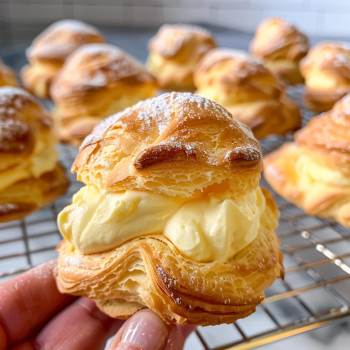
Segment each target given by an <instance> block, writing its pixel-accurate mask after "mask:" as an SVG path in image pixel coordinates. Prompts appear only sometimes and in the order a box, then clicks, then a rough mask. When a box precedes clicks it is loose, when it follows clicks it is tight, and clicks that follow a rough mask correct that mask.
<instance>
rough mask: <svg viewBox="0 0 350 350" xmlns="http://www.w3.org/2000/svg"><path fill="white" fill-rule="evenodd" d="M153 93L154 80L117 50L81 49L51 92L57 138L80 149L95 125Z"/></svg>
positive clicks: (96, 46)
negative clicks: (78, 146) (53, 102)
mask: <svg viewBox="0 0 350 350" xmlns="http://www.w3.org/2000/svg"><path fill="white" fill-rule="evenodd" d="M157 90H158V82H157V80H156V78H155V77H154V76H153V75H152V74H150V73H148V72H147V71H146V70H145V68H144V67H143V66H142V65H141V63H139V62H138V61H136V60H135V59H134V58H132V57H130V56H129V55H127V54H125V53H124V52H123V51H122V50H120V49H119V48H118V47H116V46H113V45H109V44H90V45H84V46H82V47H80V48H79V49H77V50H76V51H75V52H74V53H73V54H72V55H71V56H70V57H69V59H68V60H67V61H66V63H65V64H64V66H63V68H62V70H61V72H60V74H59V75H58V77H57V79H56V80H55V82H54V84H53V85H52V88H51V95H52V98H53V100H54V101H55V103H56V105H57V106H56V108H55V110H54V111H53V116H54V119H55V121H56V126H57V129H58V132H59V136H60V138H61V140H62V141H66V142H71V143H73V144H75V145H80V144H81V142H82V140H83V139H84V138H85V136H86V135H88V134H89V133H90V132H91V131H92V130H93V128H94V126H95V125H96V124H97V123H98V122H99V121H101V120H102V119H104V118H106V117H108V116H110V115H112V114H114V113H117V112H120V111H121V110H123V109H125V108H126V107H129V106H131V105H133V104H135V103H137V102H138V101H140V100H143V99H146V98H150V97H153V96H155V94H156V93H157Z"/></svg>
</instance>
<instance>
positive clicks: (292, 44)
mask: <svg viewBox="0 0 350 350" xmlns="http://www.w3.org/2000/svg"><path fill="white" fill-rule="evenodd" d="M250 50H251V52H252V54H253V55H254V56H256V57H259V58H262V59H271V60H276V59H286V60H288V61H296V62H298V61H300V59H301V58H303V57H304V56H305V55H306V54H307V52H308V50H309V40H308V38H307V37H306V36H305V35H304V34H303V33H301V32H300V31H299V30H298V29H297V28H296V27H295V26H294V25H292V24H291V23H288V22H286V21H285V20H283V19H282V18H270V19H268V20H266V21H264V22H262V23H261V24H260V25H259V26H258V28H257V30H256V33H255V36H254V38H253V40H252V42H251V44H250Z"/></svg>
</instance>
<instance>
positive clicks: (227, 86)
mask: <svg viewBox="0 0 350 350" xmlns="http://www.w3.org/2000/svg"><path fill="white" fill-rule="evenodd" d="M194 81H195V84H196V86H197V91H196V93H197V94H199V95H201V96H204V97H206V98H209V99H211V100H213V101H215V102H216V103H219V104H220V105H221V106H223V107H224V108H225V109H227V110H228V111H229V112H230V113H231V114H232V116H233V118H235V119H237V120H239V121H240V122H242V123H244V124H246V125H247V126H249V127H250V128H251V129H252V131H253V133H254V136H255V137H256V138H257V139H262V138H265V137H267V136H269V135H283V134H286V133H287V132H289V131H294V130H297V129H299V128H300V126H301V116H300V111H299V107H298V106H297V104H295V103H294V102H293V101H291V100H290V99H289V98H287V97H286V94H285V88H284V86H283V84H282V83H281V82H280V81H279V79H278V78H277V77H276V76H275V75H274V74H272V73H271V72H270V71H269V70H268V69H267V68H266V67H264V66H263V65H262V64H261V63H259V62H257V61H256V60H254V59H253V58H251V57H249V56H248V55H247V53H245V52H244V51H238V50H231V49H214V50H211V51H210V52H208V53H207V54H206V55H205V56H204V57H203V59H202V60H201V62H200V63H199V66H198V68H197V70H196V72H195V75H194Z"/></svg>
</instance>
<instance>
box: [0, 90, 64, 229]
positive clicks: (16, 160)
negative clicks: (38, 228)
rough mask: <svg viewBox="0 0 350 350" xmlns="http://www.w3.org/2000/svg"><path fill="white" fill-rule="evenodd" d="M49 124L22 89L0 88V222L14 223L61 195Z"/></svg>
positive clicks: (59, 168)
mask: <svg viewBox="0 0 350 350" xmlns="http://www.w3.org/2000/svg"><path fill="white" fill-rule="evenodd" d="M56 142H57V138H56V136H55V134H54V132H53V130H52V121H51V119H50V118H49V116H48V115H47V114H46V113H45V111H44V110H43V109H42V108H41V107H40V106H39V105H38V104H37V103H36V102H35V100H34V99H33V98H32V97H31V96H30V95H29V94H28V93H26V92H25V91H24V90H22V89H18V88H13V87H2V88H0V222H6V221H11V220H18V219H21V218H23V217H24V216H26V215H28V214H30V213H31V212H33V211H34V210H37V209H39V208H41V207H43V206H44V205H46V204H48V203H50V202H52V201H53V200H55V199H56V198H57V197H59V196H60V195H62V194H64V193H65V192H66V190H67V188H68V180H67V178H66V175H65V173H64V169H63V167H62V166H61V165H60V164H58V163H57V158H58V153H57V151H56V149H55V144H56Z"/></svg>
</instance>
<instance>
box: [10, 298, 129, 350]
mask: <svg viewBox="0 0 350 350" xmlns="http://www.w3.org/2000/svg"><path fill="white" fill-rule="evenodd" d="M123 323H124V321H121V320H115V319H112V318H110V317H108V316H107V315H105V314H104V313H102V312H101V311H100V310H99V309H98V308H97V307H96V304H95V303H94V302H93V301H91V300H89V299H85V298H80V299H78V300H77V301H75V302H74V303H73V304H71V305H70V306H68V307H67V308H66V309H65V310H63V311H62V312H61V313H59V314H58V315H57V316H56V317H55V318H53V319H52V320H51V321H50V322H49V323H48V324H47V325H46V326H45V327H44V328H43V329H42V330H41V331H40V332H39V334H38V335H37V336H36V337H35V338H34V339H32V340H31V341H28V342H25V343H22V344H20V345H18V346H17V347H16V348H14V349H12V350H46V349H55V350H81V349H84V350H99V349H101V350H102V349H104V347H105V344H106V341H107V340H108V338H109V337H110V336H111V335H112V334H114V332H116V331H117V330H119V328H120V327H121V326H122V324H123Z"/></svg>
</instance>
